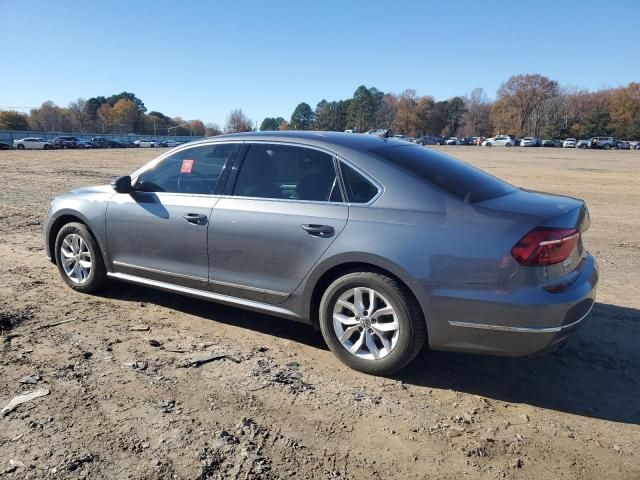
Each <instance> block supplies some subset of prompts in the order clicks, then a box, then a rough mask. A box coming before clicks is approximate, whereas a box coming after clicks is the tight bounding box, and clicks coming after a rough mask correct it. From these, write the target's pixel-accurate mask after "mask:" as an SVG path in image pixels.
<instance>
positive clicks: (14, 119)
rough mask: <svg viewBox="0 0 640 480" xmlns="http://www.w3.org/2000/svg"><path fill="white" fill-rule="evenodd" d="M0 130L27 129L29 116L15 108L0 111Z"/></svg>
mask: <svg viewBox="0 0 640 480" xmlns="http://www.w3.org/2000/svg"><path fill="white" fill-rule="evenodd" d="M0 130H29V117H28V115H27V114H26V113H20V112H16V111H15V110H3V111H0Z"/></svg>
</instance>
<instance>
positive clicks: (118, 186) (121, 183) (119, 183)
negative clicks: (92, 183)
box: [111, 175, 133, 193]
mask: <svg viewBox="0 0 640 480" xmlns="http://www.w3.org/2000/svg"><path fill="white" fill-rule="evenodd" d="M111 186H112V187H113V189H114V190H115V191H116V192H118V193H131V192H132V191H133V188H132V187H131V177H130V176H129V175H123V176H122V177H118V178H116V179H115V180H113V181H112V182H111Z"/></svg>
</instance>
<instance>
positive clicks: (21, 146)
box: [16, 143, 24, 150]
mask: <svg viewBox="0 0 640 480" xmlns="http://www.w3.org/2000/svg"><path fill="white" fill-rule="evenodd" d="M16 148H17V149H18V150H24V145H22V144H21V143H19V144H18V146H17V147H16Z"/></svg>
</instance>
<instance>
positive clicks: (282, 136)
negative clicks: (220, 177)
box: [190, 130, 411, 151]
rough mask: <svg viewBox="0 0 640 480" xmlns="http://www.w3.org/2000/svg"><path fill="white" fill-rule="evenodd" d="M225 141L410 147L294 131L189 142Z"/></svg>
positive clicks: (361, 137) (357, 147) (388, 140)
mask: <svg viewBox="0 0 640 480" xmlns="http://www.w3.org/2000/svg"><path fill="white" fill-rule="evenodd" d="M225 140H239V141H248V142H250V141H252V140H258V141H276V142H292V143H306V144H309V145H316V146H325V147H332V146H333V147H344V148H349V149H354V150H359V151H369V150H374V149H376V148H382V147H385V146H393V145H403V146H406V145H411V144H410V143H407V142H406V141H403V140H398V139H397V138H393V137H391V138H380V137H378V136H376V135H367V134H358V133H355V134H354V133H344V132H327V131H313V130H306V131H301V130H295V131H269V132H246V133H231V134H225V135H217V136H215V137H207V138H204V139H202V140H196V141H195V142H190V145H197V144H199V143H209V142H212V141H214V142H218V141H225Z"/></svg>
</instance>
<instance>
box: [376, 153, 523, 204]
mask: <svg viewBox="0 0 640 480" xmlns="http://www.w3.org/2000/svg"><path fill="white" fill-rule="evenodd" d="M371 153H373V154H375V155H378V156H380V157H382V158H384V159H385V160H388V161H390V162H392V163H393V164H395V165H397V166H398V167H400V168H402V169H403V170H405V171H407V172H408V173H410V174H411V175H414V176H416V177H418V178H420V179H422V180H426V181H427V182H429V183H431V184H433V185H436V186H438V187H440V188H441V189H443V190H445V191H447V192H449V193H451V194H453V195H455V196H456V197H458V198H459V199H460V200H463V201H464V202H467V203H474V202H481V201H483V200H489V199H490V198H495V197H499V196H502V195H506V194H507V193H510V192H512V191H513V190H515V187H513V186H512V185H509V184H508V183H507V182H504V181H502V180H500V179H498V178H496V177H494V176H493V175H489V174H488V173H485V172H483V171H482V170H479V169H477V168H475V167H472V166H471V165H469V164H467V163H465V162H463V161H461V160H457V159H455V158H452V157H449V156H447V155H444V154H442V153H439V152H436V151H434V150H431V149H428V148H424V147H420V146H418V145H407V146H404V145H403V146H398V147H383V148H378V149H375V150H371Z"/></svg>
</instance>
